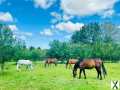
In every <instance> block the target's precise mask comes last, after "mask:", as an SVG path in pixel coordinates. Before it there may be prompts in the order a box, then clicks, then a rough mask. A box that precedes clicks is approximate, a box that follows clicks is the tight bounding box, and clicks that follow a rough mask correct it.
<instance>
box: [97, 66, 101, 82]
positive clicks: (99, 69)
mask: <svg viewBox="0 0 120 90" xmlns="http://www.w3.org/2000/svg"><path fill="white" fill-rule="evenodd" d="M98 71H99V75H100V80H102V72H101V67H99V68H98Z"/></svg>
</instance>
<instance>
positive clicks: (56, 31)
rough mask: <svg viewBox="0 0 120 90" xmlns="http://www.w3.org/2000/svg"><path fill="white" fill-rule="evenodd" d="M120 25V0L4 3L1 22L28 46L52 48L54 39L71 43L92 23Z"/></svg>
mask: <svg viewBox="0 0 120 90" xmlns="http://www.w3.org/2000/svg"><path fill="white" fill-rule="evenodd" d="M105 21H111V22H113V23H115V24H117V25H118V26H119V24H120V0H0V22H3V23H6V24H8V25H9V27H10V28H11V30H12V31H13V32H14V36H15V37H17V38H20V39H23V40H25V42H26V45H27V46H28V47H29V46H35V47H38V46H40V47H41V48H49V42H50V41H52V40H54V39H55V40H60V41H69V40H70V37H71V35H72V33H73V32H74V31H77V30H80V28H81V27H82V26H83V25H84V24H87V23H89V22H105Z"/></svg>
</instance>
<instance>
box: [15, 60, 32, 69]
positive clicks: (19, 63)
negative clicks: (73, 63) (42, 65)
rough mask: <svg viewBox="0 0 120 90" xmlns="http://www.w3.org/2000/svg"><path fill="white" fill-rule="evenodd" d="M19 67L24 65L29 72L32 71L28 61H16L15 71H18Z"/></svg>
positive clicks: (30, 62)
mask: <svg viewBox="0 0 120 90" xmlns="http://www.w3.org/2000/svg"><path fill="white" fill-rule="evenodd" d="M20 65H26V66H27V68H28V69H29V70H32V69H33V66H32V61H30V60H18V62H17V70H19V68H20Z"/></svg>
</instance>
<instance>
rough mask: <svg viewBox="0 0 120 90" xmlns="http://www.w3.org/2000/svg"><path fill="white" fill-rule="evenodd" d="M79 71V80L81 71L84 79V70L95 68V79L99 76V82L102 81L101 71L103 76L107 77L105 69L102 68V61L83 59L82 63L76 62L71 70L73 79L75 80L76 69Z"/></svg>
mask: <svg viewBox="0 0 120 90" xmlns="http://www.w3.org/2000/svg"><path fill="white" fill-rule="evenodd" d="M78 68H79V69H80V72H79V79H80V78H81V73H82V71H83V74H84V78H85V79H86V74H85V69H92V68H95V69H96V71H97V78H99V76H100V80H101V79H102V71H103V75H104V77H105V75H107V72H106V69H105V67H104V64H103V61H102V60H101V59H83V60H82V61H80V60H79V61H78V62H77V63H76V64H75V65H74V68H73V77H74V78H75V77H76V75H77V69H78Z"/></svg>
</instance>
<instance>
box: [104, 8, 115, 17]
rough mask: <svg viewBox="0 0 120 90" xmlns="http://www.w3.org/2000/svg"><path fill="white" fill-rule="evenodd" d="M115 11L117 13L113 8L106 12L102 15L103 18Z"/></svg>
mask: <svg viewBox="0 0 120 90" xmlns="http://www.w3.org/2000/svg"><path fill="white" fill-rule="evenodd" d="M114 13H115V12H114V10H112V9H111V10H108V11H106V12H104V13H103V16H102V17H103V18H106V17H111V16H112V15H113V14H114Z"/></svg>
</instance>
